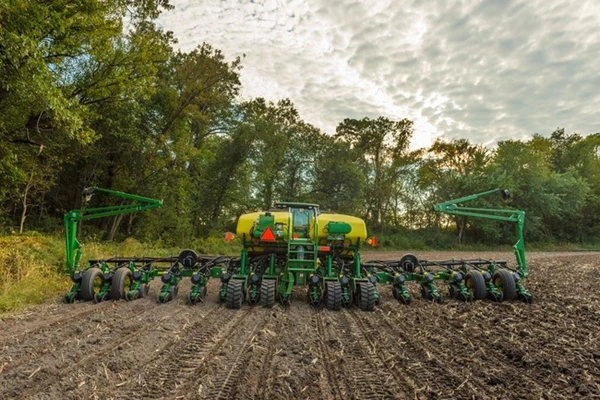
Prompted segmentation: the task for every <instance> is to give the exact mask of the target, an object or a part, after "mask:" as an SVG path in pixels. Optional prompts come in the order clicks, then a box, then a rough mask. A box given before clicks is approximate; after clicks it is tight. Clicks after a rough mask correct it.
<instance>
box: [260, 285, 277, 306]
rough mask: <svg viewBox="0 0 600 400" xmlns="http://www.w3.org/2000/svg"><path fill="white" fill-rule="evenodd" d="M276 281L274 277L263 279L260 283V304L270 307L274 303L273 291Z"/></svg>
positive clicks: (275, 289)
mask: <svg viewBox="0 0 600 400" xmlns="http://www.w3.org/2000/svg"><path fill="white" fill-rule="evenodd" d="M276 291H277V281H276V280H275V279H263V280H262V282H261V284H260V305H261V306H263V307H267V308H271V307H273V306H274V305H275V292H276Z"/></svg>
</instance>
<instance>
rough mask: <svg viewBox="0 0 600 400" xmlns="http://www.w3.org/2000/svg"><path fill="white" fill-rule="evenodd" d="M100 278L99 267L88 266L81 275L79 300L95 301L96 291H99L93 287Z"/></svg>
mask: <svg viewBox="0 0 600 400" xmlns="http://www.w3.org/2000/svg"><path fill="white" fill-rule="evenodd" d="M101 279H102V270H101V269H100V268H95V267H94V268H90V269H88V270H86V271H85V272H84V273H83V275H82V276H81V291H80V294H81V300H84V301H96V293H97V292H98V291H99V290H98V289H96V288H95V287H94V285H95V284H96V283H98V282H99V281H101Z"/></svg>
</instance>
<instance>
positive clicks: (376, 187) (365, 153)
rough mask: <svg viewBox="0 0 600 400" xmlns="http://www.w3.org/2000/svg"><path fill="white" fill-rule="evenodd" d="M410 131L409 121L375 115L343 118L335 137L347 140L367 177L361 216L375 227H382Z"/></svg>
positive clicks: (405, 152) (396, 182)
mask: <svg viewBox="0 0 600 400" xmlns="http://www.w3.org/2000/svg"><path fill="white" fill-rule="evenodd" d="M412 134H413V122H412V121H409V120H408V119H402V120H400V121H392V120H390V119H388V118H385V117H379V118H377V119H370V118H363V119H361V120H357V119H345V120H344V121H342V122H341V123H340V124H339V125H338V126H337V128H336V134H335V137H336V138H338V139H339V140H341V141H343V142H347V143H349V144H350V146H351V149H352V152H353V154H354V156H355V157H356V161H357V163H358V165H359V166H360V167H361V168H362V169H363V171H364V173H365V176H366V177H367V179H366V182H367V187H366V196H365V200H366V204H365V206H364V208H365V213H364V215H365V218H366V219H367V221H368V222H369V223H370V224H371V226H373V227H375V228H376V229H380V230H381V229H383V228H384V226H385V222H386V217H387V214H389V213H390V209H391V201H390V199H391V198H392V193H394V189H395V188H396V187H397V184H398V182H399V173H400V167H401V166H402V165H404V164H405V163H406V157H405V156H406V154H407V152H408V146H409V143H410V138H411V136H412Z"/></svg>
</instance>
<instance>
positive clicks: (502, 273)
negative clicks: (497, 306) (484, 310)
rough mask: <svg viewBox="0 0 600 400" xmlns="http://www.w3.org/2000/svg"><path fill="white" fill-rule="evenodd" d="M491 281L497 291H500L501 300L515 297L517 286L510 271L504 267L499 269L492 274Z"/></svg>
mask: <svg viewBox="0 0 600 400" xmlns="http://www.w3.org/2000/svg"><path fill="white" fill-rule="evenodd" d="M492 282H494V286H496V289H498V291H500V292H502V300H514V299H516V298H517V287H516V285H515V278H513V276H512V273H511V272H510V271H509V270H506V269H499V270H497V271H496V273H495V274H494V276H492Z"/></svg>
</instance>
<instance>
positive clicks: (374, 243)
mask: <svg viewBox="0 0 600 400" xmlns="http://www.w3.org/2000/svg"><path fill="white" fill-rule="evenodd" d="M371 246H373V247H377V236H373V243H372V244H371Z"/></svg>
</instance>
